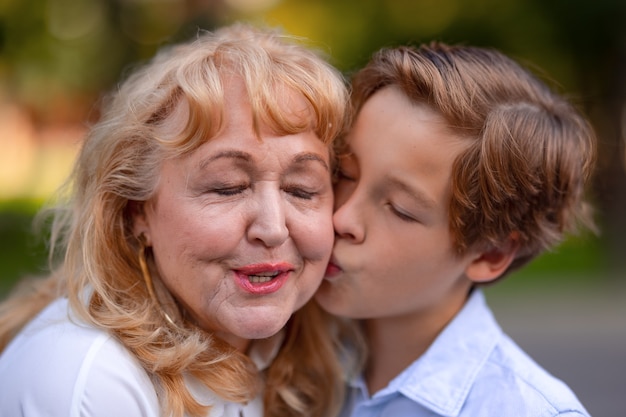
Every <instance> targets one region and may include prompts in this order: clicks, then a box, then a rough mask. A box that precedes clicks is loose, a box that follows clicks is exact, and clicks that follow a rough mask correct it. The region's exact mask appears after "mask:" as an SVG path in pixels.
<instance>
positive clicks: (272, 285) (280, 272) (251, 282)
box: [233, 262, 294, 295]
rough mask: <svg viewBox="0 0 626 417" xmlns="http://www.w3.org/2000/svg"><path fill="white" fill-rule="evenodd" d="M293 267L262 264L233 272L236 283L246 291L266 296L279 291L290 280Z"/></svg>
mask: <svg viewBox="0 0 626 417" xmlns="http://www.w3.org/2000/svg"><path fill="white" fill-rule="evenodd" d="M293 269H294V268H293V266H292V265H291V264H289V263H287V262H279V263H261V264H252V265H246V266H242V267H240V268H236V269H234V270H233V272H234V273H235V282H236V283H237V284H238V285H239V287H241V288H242V289H243V290H244V291H246V292H248V293H250V294H255V295H265V294H271V293H274V292H276V291H278V290H279V289H280V288H281V287H282V286H283V284H284V283H285V282H286V281H287V278H289V275H290V273H291V272H292V271H293Z"/></svg>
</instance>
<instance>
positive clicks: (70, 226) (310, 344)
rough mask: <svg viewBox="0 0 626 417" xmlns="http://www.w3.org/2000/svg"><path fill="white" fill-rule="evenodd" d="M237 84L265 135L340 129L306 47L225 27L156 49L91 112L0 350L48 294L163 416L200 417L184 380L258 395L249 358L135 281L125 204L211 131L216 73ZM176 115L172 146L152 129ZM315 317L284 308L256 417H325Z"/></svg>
mask: <svg viewBox="0 0 626 417" xmlns="http://www.w3.org/2000/svg"><path fill="white" fill-rule="evenodd" d="M230 76H235V77H239V78H240V79H241V80H243V82H244V84H245V87H246V89H247V92H248V95H249V99H250V103H251V105H252V109H253V118H254V122H255V126H256V127H257V128H259V126H260V125H265V126H268V127H270V128H272V129H274V130H275V131H276V132H277V133H279V134H291V133H297V132H302V131H307V130H310V129H312V130H313V131H314V132H315V133H316V134H317V136H318V137H319V138H320V140H321V141H323V142H324V143H326V144H328V145H329V147H330V144H331V143H332V141H333V140H334V138H335V137H336V136H337V135H338V134H339V133H340V132H341V131H342V129H343V128H344V125H345V113H346V106H347V102H348V94H347V90H346V86H345V85H344V81H343V79H342V77H341V75H340V74H339V73H338V72H337V71H336V70H335V69H334V68H332V67H331V66H330V65H329V64H328V63H327V62H325V60H323V59H322V58H320V56H319V55H318V54H317V53H314V52H312V51H311V50H310V49H308V48H306V47H304V46H302V45H300V44H299V43H298V42H294V41H293V39H291V38H289V37H287V36H284V35H281V34H280V33H279V32H277V31H271V30H261V29H255V28H253V27H250V26H247V25H243V24H235V25H232V26H229V27H225V28H222V29H219V30H217V31H215V32H213V33H210V32H203V33H200V34H199V35H198V37H197V39H195V40H193V41H191V42H188V43H185V44H180V45H177V46H173V47H169V48H166V49H164V50H163V51H161V52H160V53H158V54H157V56H156V57H155V58H154V59H153V60H152V61H151V62H150V63H148V64H147V65H146V66H143V67H141V68H140V69H138V70H137V71H135V72H134V73H133V74H132V75H131V76H130V77H129V78H128V79H127V80H126V81H125V82H124V83H122V84H121V86H120V87H119V90H118V91H116V92H115V93H114V94H112V95H111V97H110V99H109V100H108V101H106V103H105V104H104V105H103V111H102V117H101V120H100V121H99V122H98V123H97V124H96V125H95V126H94V127H93V128H92V129H91V131H90V133H89V134H88V136H87V138H86V140H85V142H84V144H83V146H82V149H81V150H80V153H79V155H78V158H77V161H76V163H75V166H74V169H73V172H72V174H71V177H70V180H69V182H68V183H67V185H66V190H68V195H69V196H70V197H69V198H68V199H67V200H68V201H67V202H66V203H64V204H60V205H59V206H58V207H57V208H55V210H54V217H53V223H52V229H51V230H52V236H51V242H52V248H51V259H54V258H55V254H61V257H62V260H61V262H60V263H59V266H58V267H55V268H53V273H52V274H51V276H50V277H49V278H48V279H47V280H44V281H42V282H41V283H39V284H38V286H37V287H36V288H35V291H31V292H30V293H28V294H21V295H19V296H18V295H15V296H14V297H11V298H10V299H9V300H7V301H6V302H5V303H3V305H1V306H0V350H1V349H3V348H4V346H6V344H7V343H8V342H9V341H10V340H11V338H12V337H13V336H14V335H15V334H16V333H17V332H18V331H19V330H20V329H21V328H22V327H23V325H24V324H25V323H26V322H27V321H28V320H29V319H31V318H32V317H33V316H34V315H35V314H36V313H37V312H38V311H40V310H41V309H42V308H43V307H45V305H47V304H48V303H49V302H50V301H51V300H52V299H53V298H55V297H58V296H67V297H68V298H69V302H70V304H71V307H72V309H73V310H74V311H75V312H76V313H77V314H78V315H79V316H80V317H81V318H82V319H84V320H86V321H88V322H90V323H92V324H93V325H95V326H97V327H100V328H103V329H106V330H107V331H109V332H110V333H112V334H114V335H115V337H116V338H117V339H118V340H119V341H120V342H121V343H122V344H123V345H124V346H126V348H128V349H129V350H130V351H131V352H132V353H133V354H134V355H135V356H136V357H137V358H138V360H139V361H140V362H141V364H142V366H143V367H144V368H145V370H146V372H147V373H148V374H149V375H150V376H151V378H152V380H153V382H154V384H155V386H156V387H157V392H158V394H159V398H160V401H161V403H162V407H163V410H164V412H163V415H174V416H182V415H183V413H188V414H189V415H192V416H200V415H204V414H205V413H206V407H203V406H202V405H200V404H198V403H197V402H196V401H195V400H194V398H193V397H192V396H191V395H190V392H189V391H188V389H187V388H186V385H185V383H184V379H183V377H184V375H185V374H188V375H193V376H194V377H196V378H197V379H199V380H200V381H202V382H203V383H204V384H205V385H206V386H207V387H209V388H210V389H211V390H213V391H214V392H215V393H216V394H217V395H219V396H220V397H222V398H224V399H225V400H228V401H233V402H245V401H248V400H250V399H251V398H253V397H254V396H255V395H256V394H257V393H258V392H259V390H260V389H261V387H262V384H261V381H260V376H259V372H258V371H257V369H256V367H255V366H254V365H253V363H252V362H251V360H250V359H249V358H248V357H247V356H246V355H243V354H240V353H238V352H237V351H235V350H234V349H233V348H231V347H230V346H229V345H227V344H226V343H224V342H221V341H220V340H219V339H217V338H214V337H213V336H212V335H211V334H208V333H205V332H203V331H201V330H199V329H197V328H195V327H193V326H192V325H191V324H189V323H184V322H183V323H180V324H179V325H173V324H172V323H170V322H168V321H167V320H166V319H165V316H164V315H163V314H162V312H161V311H160V309H159V306H158V305H156V303H154V301H153V299H151V297H150V295H149V288H148V286H147V285H144V280H143V279H142V272H141V265H140V262H139V260H138V256H137V253H138V251H139V250H140V242H139V241H138V239H137V238H136V237H135V236H133V233H132V216H131V210H132V205H133V203H134V202H143V201H147V200H148V199H150V198H151V197H152V196H153V194H154V193H155V187H156V185H157V181H158V176H159V169H160V165H161V163H162V161H163V160H164V159H165V158H174V157H177V156H180V155H184V154H186V153H189V152H192V151H193V150H195V149H197V148H198V147H199V146H200V145H202V144H203V143H205V142H206V141H209V140H211V138H212V137H215V135H216V134H218V133H219V131H220V129H221V127H222V126H221V123H222V120H223V114H224V112H226V111H228V109H226V108H224V90H223V89H224V79H225V77H230ZM285 90H287V91H289V92H292V93H295V94H297V95H298V96H301V97H302V98H304V99H305V101H306V102H307V103H308V106H309V112H308V114H307V115H305V116H304V117H298V118H294V117H290V116H289V113H288V112H287V111H286V110H287V109H284V108H283V107H281V105H282V103H280V102H279V101H278V99H277V98H278V97H280V96H281V92H284V91H285ZM181 100H184V101H185V102H186V103H187V104H188V108H189V119H188V122H187V125H186V126H185V128H184V131H183V133H182V134H181V135H179V136H177V137H176V138H174V139H172V138H167V139H165V138H160V137H159V135H158V132H159V128H160V127H161V126H162V124H163V122H165V121H166V120H167V118H168V116H169V115H170V114H171V112H172V111H173V110H174V108H175V107H176V105H177V104H178V103H180V102H181ZM329 320H330V319H329V317H328V316H326V315H325V314H324V313H323V312H321V311H320V310H319V309H318V308H317V306H316V305H315V304H312V303H309V304H308V305H307V306H305V307H304V308H303V309H301V310H300V311H299V312H297V313H296V314H294V316H293V317H292V318H291V320H290V321H289V323H288V324H287V327H286V339H285V341H284V343H283V345H282V347H281V350H280V352H279V354H278V357H277V358H276V360H275V361H274V363H273V364H272V365H271V367H270V369H269V370H268V371H267V372H266V375H265V379H266V381H265V387H266V388H265V407H266V411H265V415H266V416H297V415H307V416H326V415H332V414H333V413H335V412H336V411H337V407H338V404H339V403H340V402H341V400H342V398H341V397H342V386H343V382H342V371H341V367H340V365H339V363H338V360H337V357H336V356H335V355H334V353H333V352H334V351H335V347H336V344H335V341H334V340H333V339H332V337H330V336H329V333H328V326H329V323H328V321H329Z"/></svg>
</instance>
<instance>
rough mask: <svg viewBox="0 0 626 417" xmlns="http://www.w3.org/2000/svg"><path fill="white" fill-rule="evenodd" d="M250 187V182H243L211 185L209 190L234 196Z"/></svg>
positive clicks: (221, 194) (226, 195)
mask: <svg viewBox="0 0 626 417" xmlns="http://www.w3.org/2000/svg"><path fill="white" fill-rule="evenodd" d="M249 187H250V184H247V183H242V184H232V185H226V184H224V185H219V186H214V187H211V188H210V189H209V190H208V191H209V192H210V193H215V194H217V195H220V196H225V197H228V196H233V195H237V194H241V193H243V192H244V191H245V190H246V189H248V188H249Z"/></svg>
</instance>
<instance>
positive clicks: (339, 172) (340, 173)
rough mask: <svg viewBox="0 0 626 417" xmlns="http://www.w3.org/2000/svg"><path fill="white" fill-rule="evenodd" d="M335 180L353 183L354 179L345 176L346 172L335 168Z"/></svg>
mask: <svg viewBox="0 0 626 417" xmlns="http://www.w3.org/2000/svg"><path fill="white" fill-rule="evenodd" d="M336 176H337V179H344V180H348V181H354V177H352V176H350V175H348V174H346V171H344V170H343V169H341V168H337V175H336Z"/></svg>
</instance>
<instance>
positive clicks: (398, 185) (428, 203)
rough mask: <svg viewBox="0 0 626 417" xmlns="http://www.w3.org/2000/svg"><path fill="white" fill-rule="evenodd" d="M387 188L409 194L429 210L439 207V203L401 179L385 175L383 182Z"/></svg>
mask: <svg viewBox="0 0 626 417" xmlns="http://www.w3.org/2000/svg"><path fill="white" fill-rule="evenodd" d="M382 183H383V185H384V186H385V187H392V188H395V189H400V190H402V191H404V192H405V193H407V194H408V195H409V196H410V197H411V198H413V199H414V200H415V201H417V202H418V203H419V204H421V205H422V206H424V207H425V208H427V209H435V208H436V207H437V203H436V202H435V200H433V199H432V198H430V197H428V196H427V195H426V194H425V193H424V192H423V191H421V190H420V189H418V188H416V187H412V186H411V185H409V184H407V183H406V182H405V181H403V180H402V179H400V178H397V177H393V176H390V175H385V176H384V177H383V181H382Z"/></svg>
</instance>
